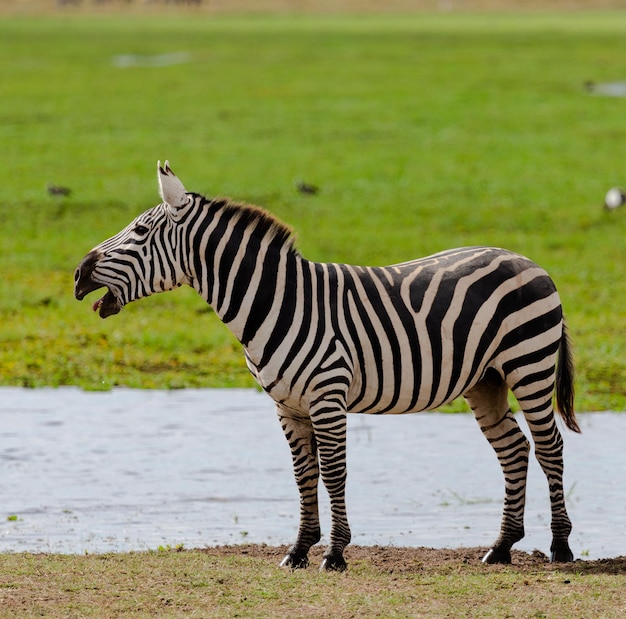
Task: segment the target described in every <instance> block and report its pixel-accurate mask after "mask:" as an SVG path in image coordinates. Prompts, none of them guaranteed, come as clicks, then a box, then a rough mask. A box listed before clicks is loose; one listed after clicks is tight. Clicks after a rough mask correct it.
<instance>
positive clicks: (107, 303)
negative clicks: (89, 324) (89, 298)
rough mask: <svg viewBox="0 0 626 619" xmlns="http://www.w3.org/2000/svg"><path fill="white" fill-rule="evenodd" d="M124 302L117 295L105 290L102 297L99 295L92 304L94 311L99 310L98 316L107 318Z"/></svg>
mask: <svg viewBox="0 0 626 619" xmlns="http://www.w3.org/2000/svg"><path fill="white" fill-rule="evenodd" d="M123 306H124V304H123V303H122V302H121V301H120V300H119V299H118V298H117V296H116V295H115V294H114V293H113V292H111V291H110V290H107V292H106V294H105V295H104V296H103V297H100V298H99V299H98V300H97V301H96V302H95V303H94V304H93V305H92V309H93V311H94V312H97V311H99V312H100V318H107V317H109V316H113V314H117V313H119V312H120V310H121V309H122V307H123Z"/></svg>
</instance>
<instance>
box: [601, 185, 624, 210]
mask: <svg viewBox="0 0 626 619" xmlns="http://www.w3.org/2000/svg"><path fill="white" fill-rule="evenodd" d="M624 203H626V194H625V193H624V191H623V190H622V189H620V188H619V187H611V189H609V190H608V191H607V192H606V196H605V197H604V208H606V209H607V210H608V211H614V210H615V209H616V208H618V207H620V206H622V204H624Z"/></svg>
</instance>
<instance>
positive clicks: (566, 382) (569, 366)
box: [556, 320, 580, 432]
mask: <svg viewBox="0 0 626 619" xmlns="http://www.w3.org/2000/svg"><path fill="white" fill-rule="evenodd" d="M556 410H557V411H558V412H559V413H560V415H561V417H562V418H563V421H564V422H565V425H566V426H567V427H568V428H569V429H570V430H573V431H574V432H580V426H579V425H578V423H577V421H576V413H575V412H574V358H573V356H572V347H571V344H570V339H569V335H568V333H567V326H566V324H565V320H563V333H562V334H561V342H560V343H559V360H558V363H557V366H556Z"/></svg>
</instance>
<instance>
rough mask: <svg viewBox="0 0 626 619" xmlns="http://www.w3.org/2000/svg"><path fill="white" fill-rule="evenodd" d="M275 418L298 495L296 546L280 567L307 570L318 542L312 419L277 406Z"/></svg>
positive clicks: (318, 525)
mask: <svg viewBox="0 0 626 619" xmlns="http://www.w3.org/2000/svg"><path fill="white" fill-rule="evenodd" d="M278 418H279V421H280V424H281V426H282V428H283V432H284V433H285V438H286V439H287V442H288V443H289V448H290V449H291V458H292V461H293V471H294V475H295V478H296V483H297V485H298V492H299V493H300V527H299V530H298V537H297V539H296V542H295V544H294V545H293V546H292V547H291V548H290V549H289V552H288V553H287V555H286V556H285V558H284V559H283V560H282V561H281V563H280V565H281V567H290V568H292V569H300V568H306V567H308V565H309V557H308V554H309V549H310V548H311V546H313V545H314V544H317V542H319V541H320V538H321V531H320V519H319V510H318V502H317V485H318V479H319V465H318V460H317V443H316V441H315V434H314V433H313V424H312V423H311V418H310V417H309V416H308V415H305V414H298V413H295V412H293V411H288V410H286V409H283V408H281V407H280V405H279V406H278Z"/></svg>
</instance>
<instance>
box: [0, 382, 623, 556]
mask: <svg viewBox="0 0 626 619" xmlns="http://www.w3.org/2000/svg"><path fill="white" fill-rule="evenodd" d="M522 424H523V427H524V428H525V425H524V423H523V422H522ZM580 425H581V427H582V429H583V434H582V435H575V434H573V433H571V432H569V431H565V432H564V436H565V447H566V453H565V463H566V478H565V487H566V491H567V495H568V508H569V512H570V516H571V519H572V521H573V523H574V531H573V533H572V536H571V538H570V541H571V545H572V549H573V550H574V553H575V555H576V556H578V557H581V556H582V557H586V558H601V557H612V556H618V555H626V474H625V473H626V453H625V450H624V439H625V438H626V414H618V413H593V414H586V415H581V416H580ZM348 437H349V440H348V514H349V517H350V524H351V527H352V532H353V543H355V544H364V545H371V544H384V545H397V546H431V547H458V546H478V545H479V546H488V545H489V544H490V543H491V542H493V541H494V539H495V537H496V536H497V532H498V530H499V524H500V513H501V508H502V496H503V480H502V476H501V473H500V469H499V465H498V462H497V460H496V457H495V455H494V453H493V452H492V450H491V447H490V446H489V445H488V443H487V442H486V441H485V439H484V438H483V437H482V435H481V433H480V430H479V429H478V426H477V425H476V422H475V421H474V419H473V417H472V416H471V415H442V414H438V413H424V414H418V415H403V416H398V417H391V416H380V417H372V416H356V415H351V416H349V430H348ZM321 514H322V527H323V529H324V531H325V532H326V533H327V532H328V530H329V528H330V524H329V522H330V516H329V509H328V505H327V497H326V494H325V492H323V491H322V492H321ZM15 517H17V519H15ZM297 527H298V495H297V490H296V486H295V482H294V480H293V475H292V471H291V458H290V454H289V450H288V447H287V443H286V441H285V439H284V437H283V435H282V432H281V429H280V426H279V424H278V422H277V420H276V417H275V414H274V408H273V405H272V402H271V401H270V399H269V398H268V397H267V396H266V395H265V394H263V393H259V392H256V391H254V390H235V389H224V390H192V389H186V390H181V391H141V390H130V389H114V390H112V391H108V392H84V391H80V390H79V389H74V388H62V389H36V390H25V389H19V388H2V389H0V551H4V552H6V551H37V552H39V551H43V552H64V553H83V552H90V553H95V552H105V551H126V550H143V549H154V548H157V547H159V546H167V545H171V546H175V545H178V544H184V546H185V547H187V548H191V547H204V546H213V545H217V544H236V543H242V542H255V543H260V542H265V543H268V544H279V543H291V542H293V540H294V538H295V534H296V531H297ZM549 528H550V517H549V501H548V492H547V484H546V482H545V478H544V477H543V475H542V473H541V471H540V470H539V467H538V466H537V465H536V463H535V462H534V460H533V461H532V463H531V468H530V473H529V487H528V501H527V513H526V538H525V539H524V540H522V541H521V542H520V543H518V544H517V545H516V548H520V549H522V550H529V551H530V550H533V549H535V548H538V549H540V550H542V551H543V552H546V553H547V552H548V550H549V546H550V532H549ZM327 541H328V537H327V535H325V536H324V538H323V540H322V543H325V542H327Z"/></svg>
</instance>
